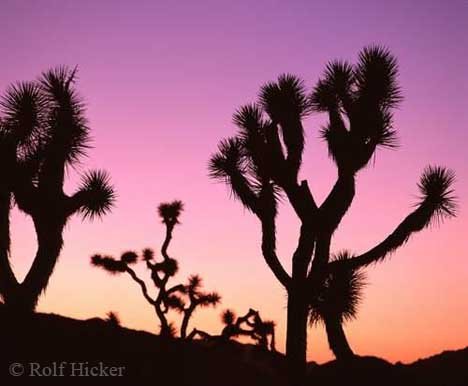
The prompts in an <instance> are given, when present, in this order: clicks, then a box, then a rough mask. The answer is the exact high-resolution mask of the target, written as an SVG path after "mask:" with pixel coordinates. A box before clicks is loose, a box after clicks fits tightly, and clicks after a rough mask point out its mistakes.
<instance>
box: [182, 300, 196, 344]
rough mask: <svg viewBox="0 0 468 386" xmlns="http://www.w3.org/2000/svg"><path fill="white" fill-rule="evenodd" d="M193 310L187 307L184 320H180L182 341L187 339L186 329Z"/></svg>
mask: <svg viewBox="0 0 468 386" xmlns="http://www.w3.org/2000/svg"><path fill="white" fill-rule="evenodd" d="M194 309H195V308H194V307H189V308H188V309H187V310H185V312H184V318H183V319H182V324H181V326H180V337H181V338H182V339H185V338H187V328H188V324H189V321H190V317H191V316H192V313H193V310H194Z"/></svg>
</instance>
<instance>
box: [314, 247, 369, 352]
mask: <svg viewBox="0 0 468 386" xmlns="http://www.w3.org/2000/svg"><path fill="white" fill-rule="evenodd" d="M350 258H351V256H350V254H349V252H347V251H343V252H341V253H339V254H338V255H336V256H334V258H332V261H344V260H347V259H350ZM365 284H366V282H365V274H364V272H363V271H362V270H360V269H347V268H343V269H338V270H336V271H334V272H331V273H330V274H329V276H328V278H326V280H325V281H324V282H323V284H322V288H321V290H320V292H319V293H317V294H316V295H315V296H312V298H311V300H310V315H309V318H310V323H311V324H318V323H323V324H324V325H325V328H326V331H327V337H328V344H329V346H330V349H331V350H332V351H333V353H334V354H335V357H336V359H339V360H342V359H349V358H351V357H353V356H354V353H353V351H352V349H351V347H350V346H349V343H348V341H347V339H346V335H345V333H344V330H343V326H342V324H343V323H344V322H346V321H349V320H352V319H354V318H356V316H357V310H358V305H359V302H360V301H361V299H362V290H363V288H364V286H365Z"/></svg>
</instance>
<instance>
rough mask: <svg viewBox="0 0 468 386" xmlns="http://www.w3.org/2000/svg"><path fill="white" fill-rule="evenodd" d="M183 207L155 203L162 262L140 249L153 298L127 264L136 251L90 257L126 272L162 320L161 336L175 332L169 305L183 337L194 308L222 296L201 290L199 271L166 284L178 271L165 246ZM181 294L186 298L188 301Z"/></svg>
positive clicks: (133, 260) (110, 268)
mask: <svg viewBox="0 0 468 386" xmlns="http://www.w3.org/2000/svg"><path fill="white" fill-rule="evenodd" d="M182 210H183V204H182V202H181V201H173V202H171V203H162V204H160V205H159V207H158V214H159V216H160V217H161V219H162V222H163V224H164V225H165V227H166V236H165V239H164V242H163V244H162V247H161V255H162V258H163V260H162V261H161V262H154V251H153V250H152V249H149V248H146V249H144V250H143V251H142V255H141V258H142V260H143V261H144V262H145V263H146V267H147V268H148V270H149V271H150V272H151V279H152V281H153V284H154V285H155V287H156V288H157V295H156V297H155V298H152V297H151V296H150V294H149V292H148V288H147V285H146V283H145V281H144V280H142V279H140V278H139V277H138V276H137V274H136V272H135V271H134V270H133V269H132V268H131V267H130V265H132V264H135V263H136V262H137V260H138V255H137V254H136V253H135V252H133V251H128V252H125V253H123V254H122V255H121V257H120V259H115V258H113V257H111V256H102V255H99V254H96V255H93V256H92V257H91V263H92V264H93V265H94V266H96V267H101V268H103V269H105V270H106V271H108V272H110V273H112V274H114V273H122V272H126V273H128V274H129V275H130V277H131V278H132V279H133V280H134V281H135V282H137V283H138V285H139V286H140V288H141V291H142V293H143V296H144V297H145V299H146V301H147V302H148V303H150V304H151V305H152V306H153V307H154V310H155V312H156V315H157V317H158V319H159V321H160V323H161V331H160V335H161V336H164V337H170V336H174V335H175V334H176V332H175V327H174V326H173V325H172V324H170V323H169V321H168V320H167V313H168V311H169V310H170V309H173V310H175V311H179V312H182V313H183V314H184V316H183V320H182V324H181V337H182V338H186V334H187V327H188V324H189V320H190V318H191V316H192V315H193V313H194V311H195V309H196V308H197V307H198V306H200V307H208V306H216V305H217V304H218V303H219V302H220V301H221V297H220V296H219V295H218V294H217V293H216V292H211V293H204V292H202V291H201V287H202V279H201V277H200V276H198V275H192V276H190V278H189V280H188V284H187V285H183V284H177V285H174V286H172V287H168V282H169V279H170V278H171V277H173V276H175V274H176V273H177V271H178V263H177V260H175V259H173V258H171V257H170V256H169V255H168V248H169V245H170V242H171V240H172V234H173V231H174V227H175V226H176V225H177V224H179V216H180V214H181V212H182ZM184 298H188V305H187V306H186V304H185V303H186V301H185V300H184Z"/></svg>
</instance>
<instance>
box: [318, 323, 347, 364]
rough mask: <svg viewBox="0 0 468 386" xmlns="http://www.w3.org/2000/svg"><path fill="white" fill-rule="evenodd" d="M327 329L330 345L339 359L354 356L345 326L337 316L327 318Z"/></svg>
mask: <svg viewBox="0 0 468 386" xmlns="http://www.w3.org/2000/svg"><path fill="white" fill-rule="evenodd" d="M325 329H326V330H327V337H328V345H329V346H330V349H331V350H332V351H333V354H334V355H335V357H336V359H337V360H347V359H350V358H352V357H353V356H354V353H353V350H351V347H350V346H349V344H348V340H347V339H346V335H345V332H344V330H343V326H342V324H341V323H340V321H339V320H338V319H337V318H331V317H328V318H326V319H325Z"/></svg>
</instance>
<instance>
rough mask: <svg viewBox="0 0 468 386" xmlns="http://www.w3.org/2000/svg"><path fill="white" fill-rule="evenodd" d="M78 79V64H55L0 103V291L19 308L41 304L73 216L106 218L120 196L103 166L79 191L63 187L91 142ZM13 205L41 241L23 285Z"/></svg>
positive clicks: (86, 177) (9, 303) (29, 308)
mask: <svg viewBox="0 0 468 386" xmlns="http://www.w3.org/2000/svg"><path fill="white" fill-rule="evenodd" d="M75 80H76V69H75V70H69V69H68V68H66V67H60V68H57V69H53V70H49V71H47V72H44V73H43V74H42V76H41V78H40V79H39V80H38V81H35V82H27V83H18V84H16V85H13V86H11V87H10V88H9V89H8V90H7V91H6V94H5V95H4V96H3V98H2V99H1V102H0V107H1V111H2V113H3V118H2V119H0V162H1V164H2V170H1V174H2V180H3V182H2V184H1V187H0V294H1V295H2V297H3V300H4V302H5V303H6V305H7V306H9V307H11V309H13V310H16V311H32V310H34V309H35V306H36V304H37V301H38V298H39V296H40V294H41V292H42V291H44V290H45V288H46V287H47V284H48V281H49V278H50V276H51V275H52V272H53V270H54V267H55V264H56V262H57V259H58V257H59V255H60V251H61V249H62V245H63V238H62V233H63V229H64V227H65V225H66V223H67V221H68V219H69V218H70V217H71V216H72V215H73V214H75V213H79V214H81V215H82V217H83V218H85V219H88V218H89V219H94V218H95V217H101V216H103V215H104V214H105V213H107V212H108V211H109V210H110V208H111V207H112V205H113V202H114V199H115V193H114V190H113V188H112V186H111V185H110V183H109V177H108V175H107V173H105V172H103V171H91V172H87V173H85V174H84V176H83V179H82V183H81V186H80V187H79V188H78V190H77V191H76V193H74V194H73V195H71V196H68V195H66V194H65V193H64V190H63V185H64V182H65V171H66V169H67V168H68V167H70V166H72V167H73V166H75V165H76V164H78V163H79V161H80V159H81V158H82V157H83V156H85V155H86V152H87V149H88V148H89V147H90V137H89V131H90V129H89V127H88V124H87V121H86V118H85V109H84V105H83V103H82V102H81V99H80V98H79V96H78V94H77V92H76V90H75V88H74V82H75ZM13 199H14V200H13ZM13 204H15V205H17V206H18V208H19V209H20V210H21V211H23V212H24V213H26V214H27V215H29V216H30V217H31V218H32V220H33V223H34V227H35V231H36V236H37V243H38V248H37V252H36V256H35V258H34V261H33V263H32V266H31V268H30V270H29V272H28V273H27V275H26V277H25V279H24V281H23V282H22V283H19V282H18V281H17V279H16V277H15V274H14V272H13V270H12V268H11V265H10V261H9V254H10V230H9V215H10V209H11V206H12V205H13Z"/></svg>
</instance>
